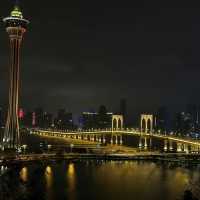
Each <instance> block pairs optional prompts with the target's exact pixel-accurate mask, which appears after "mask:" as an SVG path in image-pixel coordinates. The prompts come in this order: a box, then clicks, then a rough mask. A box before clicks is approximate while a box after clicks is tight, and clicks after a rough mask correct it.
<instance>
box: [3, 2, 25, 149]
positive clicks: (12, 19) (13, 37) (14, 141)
mask: <svg viewBox="0 0 200 200" xmlns="http://www.w3.org/2000/svg"><path fill="white" fill-rule="evenodd" d="M3 22H4V23H5V26H6V31H7V33H8V35H9V40H10V50H11V57H10V88H9V104H8V113H7V121H6V127H5V131H4V136H3V140H2V147H3V148H12V149H14V148H18V147H19V145H20V133H19V121H18V97H19V71H20V70H19V63H20V47H21V42H22V39H23V35H24V33H25V32H26V29H27V25H28V24H29V21H28V20H26V19H24V17H23V14H22V11H21V9H20V7H19V5H17V4H16V5H15V6H14V9H13V10H12V12H11V13H10V16H9V17H6V18H4V19H3Z"/></svg>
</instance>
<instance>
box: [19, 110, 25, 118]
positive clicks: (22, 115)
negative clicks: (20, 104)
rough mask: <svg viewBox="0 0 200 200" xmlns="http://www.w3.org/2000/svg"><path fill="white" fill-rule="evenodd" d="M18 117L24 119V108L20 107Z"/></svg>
mask: <svg viewBox="0 0 200 200" xmlns="http://www.w3.org/2000/svg"><path fill="white" fill-rule="evenodd" d="M18 117H19V119H23V118H24V111H23V109H22V108H20V109H19V113H18Z"/></svg>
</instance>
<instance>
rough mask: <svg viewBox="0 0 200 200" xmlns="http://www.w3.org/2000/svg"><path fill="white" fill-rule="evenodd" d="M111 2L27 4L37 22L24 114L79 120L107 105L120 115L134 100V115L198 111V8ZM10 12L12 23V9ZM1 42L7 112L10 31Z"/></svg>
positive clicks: (25, 66) (25, 77)
mask: <svg viewBox="0 0 200 200" xmlns="http://www.w3.org/2000/svg"><path fill="white" fill-rule="evenodd" d="M104 3H105V2H104V1H103V2H101V4H97V3H94V2H92V1H89V0H88V1H85V2H84V4H82V3H80V2H65V1H60V4H56V5H55V4H54V3H51V2H48V3H47V1H43V2H41V3H40V4H39V5H38V4H36V3H35V2H28V3H26V2H24V1H22V2H20V4H21V6H22V8H23V7H24V8H26V9H25V15H26V16H27V17H28V18H30V19H32V26H31V30H30V34H29V35H27V36H26V37H27V42H26V43H25V44H23V47H22V48H23V51H24V53H23V55H24V57H23V60H22V70H21V71H22V75H21V78H22V80H21V81H22V82H23V87H22V88H21V89H22V91H21V93H20V99H21V101H20V107H23V108H27V109H33V108H35V107H38V106H42V107H44V108H46V109H47V110H49V111H54V112H55V111H56V110H57V108H70V111H72V112H74V113H76V114H78V113H81V112H82V111H87V110H89V109H94V108H97V107H98V106H99V105H100V104H104V105H106V106H107V107H108V109H109V110H117V109H118V106H119V100H120V99H121V98H126V99H127V104H128V107H129V110H130V111H129V112H130V113H133V115H137V114H138V113H140V112H144V111H146V112H152V111H155V110H157V108H158V107H160V106H163V105H165V106H167V107H169V109H171V110H172V111H180V110H183V109H184V107H185V105H187V104H193V103H194V104H198V102H200V95H199V94H198V92H194V91H198V90H199V89H200V88H199V86H198V84H197V80H198V73H199V68H198V63H200V60H199V58H198V53H197V52H199V46H200V45H198V44H199V40H198V35H199V34H198V33H199V32H200V29H199V25H198V21H199V20H198V19H200V16H199V13H198V10H199V9H198V7H197V6H195V5H191V4H190V3H188V2H187V3H186V1H182V4H179V3H177V2H175V3H173V4H170V3H169V2H168V3H167V4H164V3H162V2H160V4H158V1H153V2H151V4H149V3H148V2H147V1H143V2H136V3H135V4H129V3H128V2H124V3H123V2H119V1H115V4H113V5H112V3H107V4H104ZM126 3H127V4H126ZM2 5H3V6H2V7H1V8H0V11H1V13H2V15H3V16H5V15H6V13H7V10H8V9H9V8H10V7H11V5H10V2H9V1H3V2H2ZM89 5H90V6H89ZM91 7H92V8H93V9H90V8H91ZM127 9H128V10H129V11H130V12H128V14H127ZM186 11H187V12H186ZM111 13H112V15H111ZM62 24H64V26H63V25H62ZM52 27H53V28H52ZM60 27H62V28H60ZM38 30H39V31H38ZM46 32H48V34H46ZM172 33H173V34H172ZM0 38H1V44H2V45H1V47H0V50H1V52H2V53H1V59H0V65H1V68H0V70H1V71H0V72H1V84H0V92H1V94H2V95H1V99H0V105H6V104H7V77H8V72H7V67H8V62H7V60H8V56H9V54H8V51H5V49H6V48H7V49H8V45H7V41H6V40H4V39H3V38H5V32H4V31H3V29H2V31H0ZM191 88H192V89H191Z"/></svg>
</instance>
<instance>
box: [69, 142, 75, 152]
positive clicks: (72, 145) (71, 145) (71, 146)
mask: <svg viewBox="0 0 200 200" xmlns="http://www.w3.org/2000/svg"><path fill="white" fill-rule="evenodd" d="M73 147H74V144H70V149H71V153H72V149H73Z"/></svg>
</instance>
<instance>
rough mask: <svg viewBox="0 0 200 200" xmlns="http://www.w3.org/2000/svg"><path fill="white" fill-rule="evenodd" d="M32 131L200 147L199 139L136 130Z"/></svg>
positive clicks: (52, 134) (42, 134)
mask: <svg viewBox="0 0 200 200" xmlns="http://www.w3.org/2000/svg"><path fill="white" fill-rule="evenodd" d="M32 133H34V134H39V135H41V136H55V137H65V136H77V135H81V136H84V135H106V134H112V135H135V136H139V137H155V138H159V139H163V140H169V141H174V142H177V143H182V144H188V145H192V146H195V147H198V148H200V140H194V139H191V138H182V137H177V136H169V135H162V134H158V133H145V132H140V131H137V130H134V129H132V130H114V131H112V130H94V131H74V132H68V131H66V132H64V131H52V130H41V129H38V130H32Z"/></svg>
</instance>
